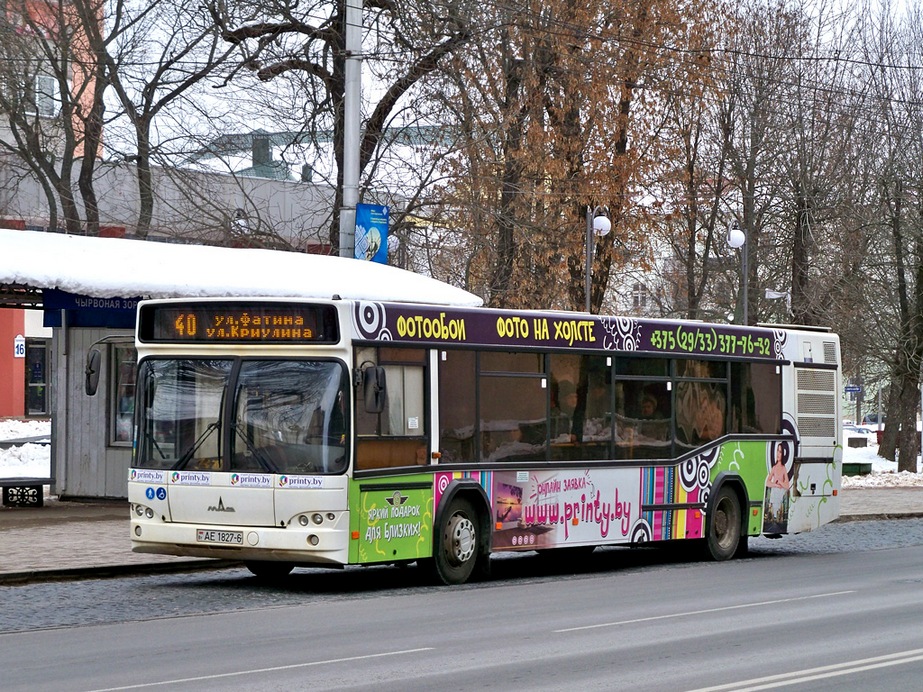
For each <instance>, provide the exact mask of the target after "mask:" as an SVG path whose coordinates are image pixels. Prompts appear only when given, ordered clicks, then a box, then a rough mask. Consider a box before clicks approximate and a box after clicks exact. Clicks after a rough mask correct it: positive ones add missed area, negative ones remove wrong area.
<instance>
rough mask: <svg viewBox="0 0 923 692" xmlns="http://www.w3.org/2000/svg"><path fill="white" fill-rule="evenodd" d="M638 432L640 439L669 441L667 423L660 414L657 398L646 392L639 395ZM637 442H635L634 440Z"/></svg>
mask: <svg viewBox="0 0 923 692" xmlns="http://www.w3.org/2000/svg"><path fill="white" fill-rule="evenodd" d="M638 420H639V421H640V422H639V423H638V430H637V434H638V436H639V437H640V438H642V439H643V438H647V439H649V440H656V441H664V440H667V439H669V435H670V430H669V421H668V420H667V419H666V417H665V416H664V415H663V414H662V413H661V412H660V402H659V401H658V399H657V397H656V396H655V395H654V394H652V393H651V392H649V391H647V392H644V393H643V394H642V395H641V402H640V403H639V405H638ZM636 441H637V440H636Z"/></svg>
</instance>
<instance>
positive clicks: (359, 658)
mask: <svg viewBox="0 0 923 692" xmlns="http://www.w3.org/2000/svg"><path fill="white" fill-rule="evenodd" d="M432 650H433V647H431V646H426V647H423V648H421V649H405V650H404V651H386V652H384V653H381V654H367V655H365V656H348V657H346V658H331V659H328V660H326V661H311V662H310V663H293V664H291V665H287V666H273V667H272V668H254V669H253V670H240V671H237V672H235V673H216V674H215V675H201V676H199V677H195V678H177V679H176V680H162V681H160V682H146V683H142V684H140V685H125V686H124V687H106V688H103V689H99V690H92V691H91V692H118V690H138V689H142V688H145V687H159V686H161V685H176V684H181V683H184V682H200V681H202V680H219V679H221V678H232V677H235V676H238V675H255V674H257V673H273V672H276V671H280V670H293V669H295V668H311V667H313V666H324V665H329V664H331V663H349V662H350V661H365V660H368V659H370V658H382V657H384V656H402V655H404V654H417V653H420V652H421V651H432Z"/></svg>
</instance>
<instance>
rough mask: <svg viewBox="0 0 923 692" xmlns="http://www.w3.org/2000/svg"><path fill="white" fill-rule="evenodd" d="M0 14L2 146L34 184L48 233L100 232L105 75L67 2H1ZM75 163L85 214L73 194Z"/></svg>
mask: <svg viewBox="0 0 923 692" xmlns="http://www.w3.org/2000/svg"><path fill="white" fill-rule="evenodd" d="M6 9H7V12H6V13H5V14H4V16H3V17H2V18H0V35H2V38H3V40H2V42H0V44H2V45H0V56H2V58H3V60H2V64H3V68H2V71H0V111H2V112H3V115H4V117H5V118H6V125H7V127H8V131H9V135H8V137H3V138H0V147H2V148H3V149H5V150H6V151H8V152H10V153H12V154H14V155H15V156H16V157H18V158H19V159H20V160H21V161H23V162H24V163H25V164H26V166H27V167H28V168H29V169H30V171H31V173H32V174H33V175H34V176H35V177H36V179H37V180H38V181H39V184H40V185H41V187H42V189H43V190H44V193H45V197H46V201H47V204H48V209H49V213H48V216H49V219H48V220H49V225H50V227H51V228H57V227H58V226H59V224H60V223H61V221H63V225H64V228H65V229H66V230H67V231H68V232H69V233H85V232H86V233H90V234H95V233H98V229H99V216H98V210H97V203H96V198H95V193H94V190H93V187H92V178H93V171H94V166H95V162H96V157H97V154H98V152H99V150H100V146H101V143H102V121H103V113H104V106H103V102H102V92H103V89H104V88H105V78H104V75H103V74H101V71H100V69H99V66H98V64H97V63H96V62H95V61H94V56H93V54H92V52H91V50H90V49H89V46H88V43H87V38H86V35H85V34H84V33H83V32H82V31H81V23H80V18H79V16H78V13H77V12H75V10H74V7H73V6H72V5H71V4H70V3H59V2H55V1H52V0H47V1H46V2H20V3H18V4H16V3H7V5H6ZM78 164H79V172H78V186H79V190H80V193H81V195H82V202H83V207H84V211H85V217H84V215H83V214H81V211H80V205H79V203H78V202H79V200H78V198H77V196H76V193H75V190H74V173H75V170H78ZM59 210H60V212H59ZM61 217H63V219H62V218H61ZM84 220H86V226H84Z"/></svg>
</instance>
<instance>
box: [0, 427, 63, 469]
mask: <svg viewBox="0 0 923 692" xmlns="http://www.w3.org/2000/svg"><path fill="white" fill-rule="evenodd" d="M50 434H51V423H50V422H48V421H20V420H0V440H19V439H22V438H28V437H38V436H39V435H50ZM50 475H51V445H39V444H26V445H22V446H20V447H10V448H9V449H0V478H48V477H50Z"/></svg>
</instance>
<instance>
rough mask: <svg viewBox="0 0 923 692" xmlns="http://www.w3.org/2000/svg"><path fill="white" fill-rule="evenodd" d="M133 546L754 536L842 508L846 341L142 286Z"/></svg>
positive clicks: (277, 551)
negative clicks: (152, 292)
mask: <svg viewBox="0 0 923 692" xmlns="http://www.w3.org/2000/svg"><path fill="white" fill-rule="evenodd" d="M136 346H137V350H138V371H137V386H136V403H135V419H134V424H133V425H134V438H133V439H134V443H133V454H132V461H131V465H130V469H129V477H128V496H129V504H130V510H131V527H130V531H131V542H132V550H134V551H136V552H139V553H160V554H168V555H180V556H195V557H212V558H222V559H232V560H237V561H242V562H243V563H244V564H246V566H247V567H248V568H249V569H250V571H252V572H253V573H254V574H256V575H258V576H260V577H272V578H280V577H283V576H284V575H286V574H288V573H289V572H291V570H292V569H293V568H295V567H299V566H301V567H304V566H329V567H338V568H341V567H344V566H347V565H369V566H370V565H388V564H397V565H402V564H409V563H417V564H418V565H420V566H421V567H423V568H424V569H426V570H427V571H428V573H429V574H430V575H432V577H433V578H434V579H435V580H436V581H437V582H442V583H445V584H460V583H464V582H466V581H468V580H469V579H472V578H479V577H484V576H485V575H487V574H489V567H490V558H491V555H492V554H499V553H503V552H524V551H549V553H550V552H551V551H556V554H558V555H576V554H580V553H585V552H589V551H590V550H593V549H594V548H595V547H597V546H615V545H622V546H641V545H651V544H656V543H659V542H676V541H694V542H695V545H696V546H697V547H698V548H700V549H701V554H702V555H703V556H704V557H705V558H707V559H712V560H727V559H730V558H733V557H735V556H740V555H743V554H745V552H746V550H747V541H748V538H749V537H750V536H759V535H766V536H772V537H778V536H781V535H783V534H788V533H798V532H804V531H809V530H812V529H816V528H818V527H820V526H822V525H823V524H826V523H829V522H831V521H833V520H835V519H836V518H837V516H838V505H839V502H838V500H839V498H838V492H839V488H840V474H841V467H842V443H841V434H842V433H841V427H840V411H839V407H840V397H839V396H838V393H839V391H840V389H841V369H840V347H839V340H838V337H837V336H836V335H835V334H833V333H831V332H830V331H826V330H822V329H812V328H803V327H797V328H793V327H783V326H753V327H750V326H740V325H732V324H710V323H705V322H697V321H678V320H673V321H670V320H655V319H642V318H636V317H605V316H596V315H590V314H585V313H568V312H557V311H526V310H516V311H514V310H499V309H489V308H483V307H475V308H464V307H453V306H442V305H429V304H415V303H392V302H376V301H360V300H339V299H336V297H334V299H332V300H302V299H298V300H290V299H276V298H273V299H262V298H252V299H249V298H248V299H217V298H216V299H211V298H209V299H206V298H203V299H195V300H189V299H181V300H177V299H164V300H150V301H143V302H142V303H141V304H140V305H139V308H138V321H137V332H136Z"/></svg>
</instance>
